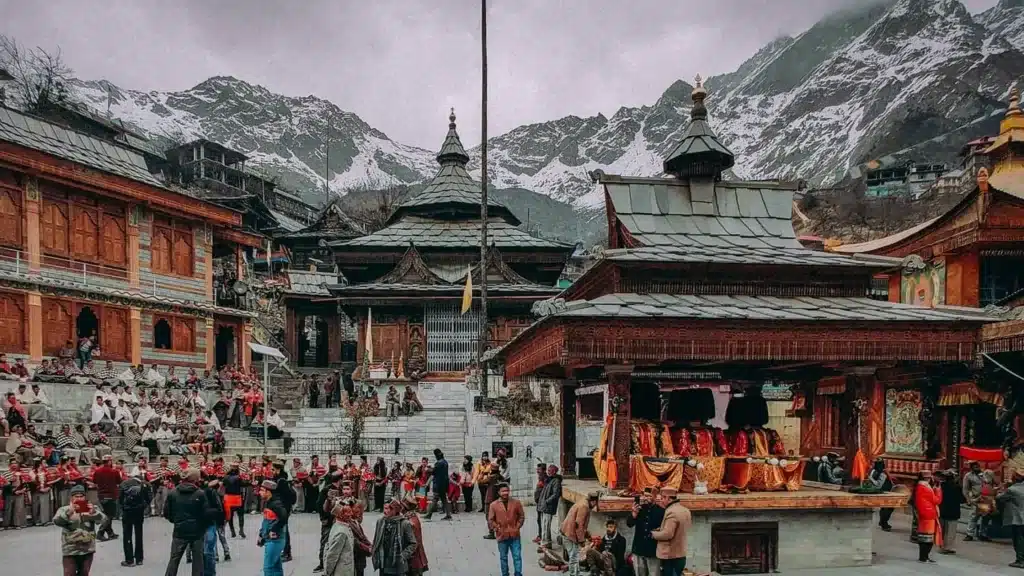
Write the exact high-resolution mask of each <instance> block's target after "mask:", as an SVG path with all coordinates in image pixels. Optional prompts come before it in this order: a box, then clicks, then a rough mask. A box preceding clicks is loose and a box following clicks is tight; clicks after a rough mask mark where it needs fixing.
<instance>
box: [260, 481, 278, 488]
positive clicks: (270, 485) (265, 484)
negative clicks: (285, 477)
mask: <svg viewBox="0 0 1024 576" xmlns="http://www.w3.org/2000/svg"><path fill="white" fill-rule="evenodd" d="M260 487H261V488H265V489H267V490H271V491H273V490H277V482H274V481H273V480H264V481H263V484H260Z"/></svg>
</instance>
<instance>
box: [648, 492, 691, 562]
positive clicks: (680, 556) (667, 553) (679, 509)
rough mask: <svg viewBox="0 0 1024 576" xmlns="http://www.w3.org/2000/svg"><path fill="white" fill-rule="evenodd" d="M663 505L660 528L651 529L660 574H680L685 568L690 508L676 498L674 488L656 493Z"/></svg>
mask: <svg viewBox="0 0 1024 576" xmlns="http://www.w3.org/2000/svg"><path fill="white" fill-rule="evenodd" d="M658 498H659V499H663V500H662V502H659V504H662V505H665V519H664V520H662V521H661V528H658V529H657V530H652V531H651V537H652V538H654V539H655V540H657V541H658V559H659V560H661V574H662V576H682V574H683V569H684V568H686V531H687V530H689V529H690V524H691V518H690V510H689V509H688V508H687V507H686V506H683V504H682V503H681V502H679V500H678V499H676V490H675V489H673V488H662V489H661V493H659V494H658Z"/></svg>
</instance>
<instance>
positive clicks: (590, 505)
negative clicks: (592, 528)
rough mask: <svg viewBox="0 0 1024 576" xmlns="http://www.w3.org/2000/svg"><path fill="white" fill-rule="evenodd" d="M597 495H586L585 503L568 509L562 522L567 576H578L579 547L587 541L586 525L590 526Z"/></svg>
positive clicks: (595, 493) (593, 493)
mask: <svg viewBox="0 0 1024 576" xmlns="http://www.w3.org/2000/svg"><path fill="white" fill-rule="evenodd" d="M598 497H599V494H598V493H597V492H591V493H590V494H587V499H586V500H585V501H581V502H577V503H575V504H573V505H572V508H569V513H568V514H566V515H565V520H563V521H562V536H563V539H564V542H565V551H566V553H568V555H569V576H580V546H582V545H583V543H584V542H586V541H587V538H588V537H589V535H588V534H587V525H588V524H590V511H591V510H592V509H594V508H597V499H598Z"/></svg>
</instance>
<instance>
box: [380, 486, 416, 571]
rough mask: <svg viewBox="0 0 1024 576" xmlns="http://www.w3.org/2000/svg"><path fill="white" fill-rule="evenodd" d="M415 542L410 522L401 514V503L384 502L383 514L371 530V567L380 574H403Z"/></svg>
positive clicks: (414, 547)
mask: <svg viewBox="0 0 1024 576" xmlns="http://www.w3.org/2000/svg"><path fill="white" fill-rule="evenodd" d="M417 544H418V542H416V534H415V532H414V531H413V528H412V524H410V523H409V522H408V521H407V520H406V519H405V517H404V516H403V515H402V503H401V502H399V501H397V500H395V501H392V502H390V503H388V504H385V505H384V515H383V516H382V517H381V518H380V519H379V520H377V527H376V529H375V530H374V531H373V550H372V552H371V553H370V557H371V559H372V562H373V569H374V570H379V571H380V572H379V573H380V574H381V576H405V575H406V574H407V573H408V572H409V562H410V561H411V560H412V555H413V552H414V551H415V550H416V545H417Z"/></svg>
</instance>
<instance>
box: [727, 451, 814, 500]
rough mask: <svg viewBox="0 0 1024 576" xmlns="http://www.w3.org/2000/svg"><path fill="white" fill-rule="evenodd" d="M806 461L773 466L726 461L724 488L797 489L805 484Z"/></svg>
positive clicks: (758, 489)
mask: <svg viewBox="0 0 1024 576" xmlns="http://www.w3.org/2000/svg"><path fill="white" fill-rule="evenodd" d="M806 464H807V463H806V462H804V461H803V460H797V461H795V462H787V463H786V465H785V466H781V465H779V466H772V465H771V464H767V463H764V462H753V463H750V462H746V461H744V460H739V459H734V460H729V461H727V462H726V463H725V477H724V478H723V479H722V488H723V489H737V490H750V491H752V492H774V491H777V490H786V491H790V492H792V491H796V490H799V489H800V487H801V486H802V485H803V477H804V467H805V466H806Z"/></svg>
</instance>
